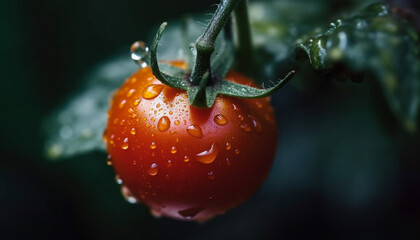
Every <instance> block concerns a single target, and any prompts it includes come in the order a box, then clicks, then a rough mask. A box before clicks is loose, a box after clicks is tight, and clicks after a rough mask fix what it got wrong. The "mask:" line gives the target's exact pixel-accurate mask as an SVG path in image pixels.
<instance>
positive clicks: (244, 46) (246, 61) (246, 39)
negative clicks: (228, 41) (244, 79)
mask: <svg viewBox="0 0 420 240" xmlns="http://www.w3.org/2000/svg"><path fill="white" fill-rule="evenodd" d="M233 16H234V20H235V30H236V37H237V39H236V42H237V47H236V52H235V54H236V58H235V59H236V62H237V68H238V69H239V70H241V71H242V72H247V70H249V69H250V66H254V65H253V62H254V51H253V49H254V48H253V46H252V37H251V27H250V24H249V15H248V1H247V0H243V1H241V2H239V3H238V6H237V7H236V8H235V11H234V15H233Z"/></svg>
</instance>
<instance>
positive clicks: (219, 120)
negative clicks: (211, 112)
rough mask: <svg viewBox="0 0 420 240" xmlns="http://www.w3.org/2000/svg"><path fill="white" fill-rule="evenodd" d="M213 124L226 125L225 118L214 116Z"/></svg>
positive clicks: (219, 115)
mask: <svg viewBox="0 0 420 240" xmlns="http://www.w3.org/2000/svg"><path fill="white" fill-rule="evenodd" d="M214 122H215V123H217V124H219V125H225V124H226V123H227V119H226V117H225V116H223V115H221V114H218V115H216V116H214Z"/></svg>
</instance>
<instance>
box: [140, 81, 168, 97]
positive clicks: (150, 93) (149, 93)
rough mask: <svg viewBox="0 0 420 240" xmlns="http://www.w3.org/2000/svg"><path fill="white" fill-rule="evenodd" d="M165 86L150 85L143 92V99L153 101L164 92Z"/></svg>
mask: <svg viewBox="0 0 420 240" xmlns="http://www.w3.org/2000/svg"><path fill="white" fill-rule="evenodd" d="M163 87H164V86H163V85H162V84H159V85H150V86H148V87H146V88H145V89H144V90H143V98H144V99H153V98H155V97H157V96H159V94H160V93H161V92H162V89H163Z"/></svg>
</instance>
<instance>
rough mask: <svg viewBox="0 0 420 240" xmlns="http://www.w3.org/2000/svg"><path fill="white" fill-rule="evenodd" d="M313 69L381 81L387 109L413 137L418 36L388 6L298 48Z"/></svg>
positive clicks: (419, 85)
mask: <svg viewBox="0 0 420 240" xmlns="http://www.w3.org/2000/svg"><path fill="white" fill-rule="evenodd" d="M299 48H301V49H302V50H303V51H304V52H305V53H306V54H307V56H308V58H309V61H310V63H311V64H312V66H313V67H314V68H315V69H317V70H321V71H324V72H332V71H334V70H335V69H337V68H340V69H341V68H343V66H344V69H345V73H346V74H347V76H351V75H353V74H355V73H356V74H357V73H363V72H366V73H369V75H372V76H374V78H375V79H377V81H379V84H380V86H381V87H382V91H383V94H384V96H385V97H386V99H387V101H388V104H389V107H390V109H391V110H392V112H393V113H394V115H395V116H396V118H397V119H399V120H400V122H401V123H402V125H403V126H404V127H405V128H406V129H407V130H408V131H409V132H414V131H416V128H417V126H416V125H417V121H418V115H419V106H420V96H419V95H420V55H419V53H420V49H419V35H418V33H417V32H416V30H415V29H414V28H413V26H412V25H411V24H410V23H409V22H407V21H406V20H404V19H401V18H399V17H398V16H395V15H393V14H392V13H391V12H390V10H389V9H388V7H387V6H385V5H383V4H380V3H378V4H372V5H369V6H368V7H366V8H365V9H363V10H362V11H360V12H359V13H358V14H357V15H355V16H353V17H351V18H348V19H344V20H341V19H338V20H337V21H335V22H333V23H331V24H330V27H329V28H328V29H326V30H324V31H323V32H321V33H318V34H315V35H311V36H306V37H304V38H303V39H302V40H301V42H300V43H299Z"/></svg>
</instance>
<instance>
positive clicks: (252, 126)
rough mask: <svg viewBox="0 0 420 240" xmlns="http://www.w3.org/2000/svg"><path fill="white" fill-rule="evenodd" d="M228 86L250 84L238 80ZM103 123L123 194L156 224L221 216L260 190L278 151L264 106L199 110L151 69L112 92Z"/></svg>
mask: <svg viewBox="0 0 420 240" xmlns="http://www.w3.org/2000/svg"><path fill="white" fill-rule="evenodd" d="M173 64H176V65H178V66H181V65H182V62H175V63H173ZM226 78H227V79H228V80H230V81H234V82H237V83H241V84H248V85H249V84H252V81H251V80H249V79H247V78H246V77H244V76H243V75H241V74H239V73H236V72H229V73H228V74H227V76H226ZM108 117H109V119H108V124H107V127H106V132H105V134H104V140H105V142H106V144H107V149H108V153H109V156H110V158H111V159H112V165H113V167H114V169H115V171H116V173H117V174H118V176H119V178H120V179H121V181H122V184H123V188H122V191H123V193H124V194H126V195H130V196H131V199H132V200H134V199H136V200H138V201H140V202H141V203H143V204H145V205H147V206H149V207H150V209H151V211H152V213H153V214H154V215H155V216H162V215H163V216H167V217H172V218H177V219H182V220H194V221H204V220H207V219H209V218H211V217H213V216H215V215H218V214H223V213H224V212H226V210H228V209H230V208H233V207H235V206H236V205H238V204H239V203H241V202H243V201H244V200H245V199H246V198H248V197H249V196H250V195H251V194H252V193H254V192H255V191H256V190H257V189H258V187H259V186H260V185H261V183H262V182H263V181H264V179H265V178H266V177H267V175H268V172H269V170H270V167H271V165H272V162H273V159H274V154H275V151H276V145H277V126H276V121H275V117H274V111H273V108H272V107H271V105H270V103H269V99H268V98H262V99H241V98H235V97H226V96H219V97H218V98H217V100H216V101H215V103H214V105H213V107H211V108H207V109H198V108H195V107H191V106H190V105H189V104H188V97H187V94H186V92H185V91H181V90H177V89H173V88H171V87H168V86H165V85H162V83H161V82H160V81H159V80H157V79H156V78H155V77H154V76H153V74H152V70H151V69H150V68H149V67H147V68H143V69H141V70H139V71H138V72H137V73H135V74H134V75H132V76H131V77H130V78H129V79H127V80H126V82H125V83H124V84H123V85H122V87H121V88H120V89H119V90H118V91H117V92H116V94H115V95H114V97H113V101H112V104H111V108H110V110H109V112H108Z"/></svg>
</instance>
